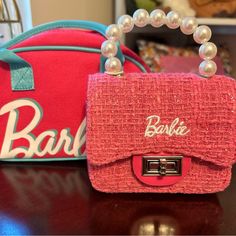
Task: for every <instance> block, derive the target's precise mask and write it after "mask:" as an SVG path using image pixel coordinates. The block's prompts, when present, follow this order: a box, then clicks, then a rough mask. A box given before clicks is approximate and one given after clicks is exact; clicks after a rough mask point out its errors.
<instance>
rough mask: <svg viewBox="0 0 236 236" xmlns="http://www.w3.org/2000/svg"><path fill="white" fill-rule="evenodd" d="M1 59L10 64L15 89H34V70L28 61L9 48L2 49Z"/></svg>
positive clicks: (12, 85) (0, 51)
mask: <svg viewBox="0 0 236 236" xmlns="http://www.w3.org/2000/svg"><path fill="white" fill-rule="evenodd" d="M0 61H4V62H6V63H8V64H9V66H10V71H11V87H12V90H13V91H20V90H33V89H34V80H33V79H32V78H33V71H32V68H31V65H30V64H29V63H28V62H26V61H24V60H23V59H22V58H21V57H19V56H17V55H16V54H15V53H14V52H13V51H11V50H8V49H0Z"/></svg>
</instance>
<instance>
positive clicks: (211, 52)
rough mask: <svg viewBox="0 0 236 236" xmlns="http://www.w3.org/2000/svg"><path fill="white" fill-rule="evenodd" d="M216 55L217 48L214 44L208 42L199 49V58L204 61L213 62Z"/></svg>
mask: <svg viewBox="0 0 236 236" xmlns="http://www.w3.org/2000/svg"><path fill="white" fill-rule="evenodd" d="M216 54H217V47H216V45H215V44H214V43H211V42H207V43H204V44H203V45H202V46H201V47H200V48H199V56H200V57H201V58H202V59H204V60H211V59H213V58H214V57H215V56H216Z"/></svg>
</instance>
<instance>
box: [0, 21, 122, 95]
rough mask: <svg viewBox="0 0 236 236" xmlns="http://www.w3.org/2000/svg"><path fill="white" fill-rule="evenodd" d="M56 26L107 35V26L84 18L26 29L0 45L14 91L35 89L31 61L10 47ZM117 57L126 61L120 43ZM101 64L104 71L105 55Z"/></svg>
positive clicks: (0, 58) (1, 55)
mask: <svg viewBox="0 0 236 236" xmlns="http://www.w3.org/2000/svg"><path fill="white" fill-rule="evenodd" d="M56 28H78V29H88V30H93V31H96V32H98V33H100V34H101V35H103V36H105V32H106V28H107V26H105V25H103V24H100V23H97V22H93V21H83V20H77V21H76V20H66V21H55V22H50V23H47V24H43V25H39V26H36V27H34V28H33V29H31V30H29V31H26V32H24V33H22V34H21V35H19V36H17V37H15V38H14V39H12V40H10V41H9V42H7V43H5V44H4V45H3V46H1V47H0V61H4V62H6V63H8V64H9V65H10V70H11V85H12V90H13V91H20V90H33V89H34V78H33V69H32V67H31V65H30V64H29V63H27V62H26V61H25V60H23V59H22V58H20V57H19V56H17V55H16V54H14V52H12V51H11V50H8V48H9V47H12V46H14V45H15V44H17V43H20V42H22V41H24V40H25V39H27V38H30V37H32V36H34V35H37V34H39V33H42V32H45V31H48V30H51V29H56ZM117 57H118V58H119V59H120V61H121V62H122V63H124V55H123V53H122V51H121V49H120V45H118V54H117ZM100 65H101V66H100V72H104V71H105V68H104V67H105V66H104V65H105V58H104V57H103V56H101V61H100Z"/></svg>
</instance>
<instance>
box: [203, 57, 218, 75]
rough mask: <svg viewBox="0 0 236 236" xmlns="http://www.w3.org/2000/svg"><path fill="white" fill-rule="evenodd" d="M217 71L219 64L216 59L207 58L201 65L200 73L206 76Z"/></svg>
mask: <svg viewBox="0 0 236 236" xmlns="http://www.w3.org/2000/svg"><path fill="white" fill-rule="evenodd" d="M216 71H217V65H216V63H215V62H214V61H210V60H205V61H203V62H202V63H201V64H200V66H199V73H200V75H202V76H204V77H212V76H213V75H215V73H216Z"/></svg>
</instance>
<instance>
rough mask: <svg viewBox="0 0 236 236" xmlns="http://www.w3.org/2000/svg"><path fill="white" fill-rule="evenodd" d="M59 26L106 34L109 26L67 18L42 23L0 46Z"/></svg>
mask: <svg viewBox="0 0 236 236" xmlns="http://www.w3.org/2000/svg"><path fill="white" fill-rule="evenodd" d="M57 28H78V29H89V30H94V31H97V32H98V33H100V34H102V35H103V36H105V32H106V28H107V26H105V25H103V24H100V23H97V22H93V21H83V20H65V21H63V20H62V21H54V22H50V23H46V24H42V25H39V26H36V27H34V28H33V29H31V30H28V31H26V32H24V33H22V34H21V35H19V36H17V37H15V38H13V39H12V40H10V41H9V42H7V43H5V44H3V45H2V46H1V47H0V48H9V47H12V46H14V45H15V44H17V43H20V42H22V41H24V40H25V39H28V38H30V37H32V36H33V35H36V34H39V33H42V32H44V31H48V30H52V29H57Z"/></svg>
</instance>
